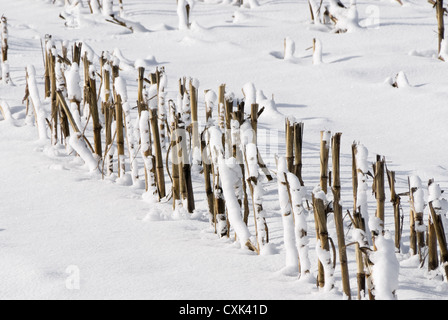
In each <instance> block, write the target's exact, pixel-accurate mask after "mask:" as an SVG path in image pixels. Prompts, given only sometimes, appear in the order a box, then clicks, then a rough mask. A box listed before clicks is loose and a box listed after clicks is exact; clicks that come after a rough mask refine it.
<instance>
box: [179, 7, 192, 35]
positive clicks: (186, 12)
mask: <svg viewBox="0 0 448 320" xmlns="http://www.w3.org/2000/svg"><path fill="white" fill-rule="evenodd" d="M192 7H193V0H177V16H178V18H179V30H186V29H189V28H190V14H191V10H192Z"/></svg>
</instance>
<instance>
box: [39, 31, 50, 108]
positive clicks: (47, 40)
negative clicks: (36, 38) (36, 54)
mask: <svg viewBox="0 0 448 320" xmlns="http://www.w3.org/2000/svg"><path fill="white" fill-rule="evenodd" d="M51 38H52V37H51V35H49V34H47V35H45V47H44V48H42V50H43V51H44V50H45V57H44V58H45V59H44V62H45V75H44V79H45V99H46V98H49V97H50V95H51V80H50V57H49V54H48V49H47V48H48V46H51V44H52V41H51ZM41 45H42V43H41Z"/></svg>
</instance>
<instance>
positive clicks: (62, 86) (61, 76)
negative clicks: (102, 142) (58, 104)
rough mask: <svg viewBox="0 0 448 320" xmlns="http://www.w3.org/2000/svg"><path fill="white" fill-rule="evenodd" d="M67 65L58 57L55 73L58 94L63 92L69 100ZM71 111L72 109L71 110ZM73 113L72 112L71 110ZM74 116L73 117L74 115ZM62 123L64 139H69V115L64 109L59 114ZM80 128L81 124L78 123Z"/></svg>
mask: <svg viewBox="0 0 448 320" xmlns="http://www.w3.org/2000/svg"><path fill="white" fill-rule="evenodd" d="M64 70H65V65H64V63H63V61H62V58H61V57H59V56H58V57H57V59H56V65H55V73H56V90H57V92H61V93H62V95H63V96H64V98H67V84H66V81H65V79H66V77H65V72H64ZM69 110H70V108H69ZM70 112H71V110H70ZM72 116H73V115H72ZM59 117H60V122H61V133H62V135H63V137H64V139H67V137H69V136H70V128H69V123H68V115H67V113H66V112H65V110H64V109H60V112H59ZM73 118H74V117H73ZM76 124H77V126H78V127H80V126H79V122H77V123H76ZM65 143H66V145H68V141H67V140H66V141H65Z"/></svg>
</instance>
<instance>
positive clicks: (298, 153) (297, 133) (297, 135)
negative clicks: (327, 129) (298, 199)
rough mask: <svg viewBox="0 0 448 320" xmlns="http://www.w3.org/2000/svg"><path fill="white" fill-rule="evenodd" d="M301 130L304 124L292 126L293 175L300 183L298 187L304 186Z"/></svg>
mask: <svg viewBox="0 0 448 320" xmlns="http://www.w3.org/2000/svg"><path fill="white" fill-rule="evenodd" d="M303 129H304V123H303V122H298V123H295V124H294V139H293V140H294V141H293V143H294V174H295V175H296V176H297V178H298V179H299V181H300V185H302V186H304V185H305V183H304V182H303V178H302V145H303Z"/></svg>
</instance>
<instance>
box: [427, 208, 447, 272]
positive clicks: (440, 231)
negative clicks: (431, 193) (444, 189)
mask: <svg viewBox="0 0 448 320" xmlns="http://www.w3.org/2000/svg"><path fill="white" fill-rule="evenodd" d="M429 210H430V213H431V218H432V221H433V223H434V229H435V233H436V237H437V242H438V243H439V248H440V258H441V262H442V265H443V269H444V271H445V279H448V245H447V240H446V234H445V229H444V227H443V222H442V220H441V217H440V216H439V215H438V214H437V211H438V210H440V208H436V207H434V205H433V202H432V201H430V202H429Z"/></svg>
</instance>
